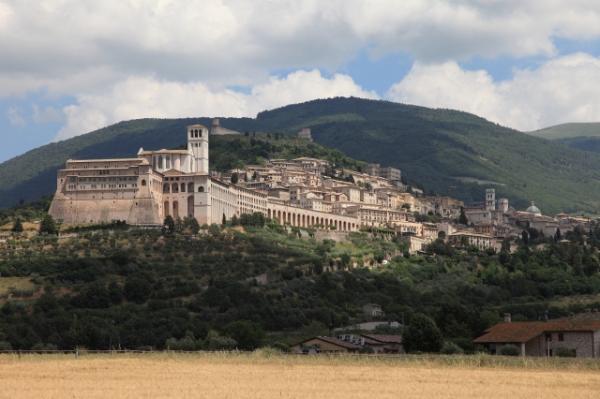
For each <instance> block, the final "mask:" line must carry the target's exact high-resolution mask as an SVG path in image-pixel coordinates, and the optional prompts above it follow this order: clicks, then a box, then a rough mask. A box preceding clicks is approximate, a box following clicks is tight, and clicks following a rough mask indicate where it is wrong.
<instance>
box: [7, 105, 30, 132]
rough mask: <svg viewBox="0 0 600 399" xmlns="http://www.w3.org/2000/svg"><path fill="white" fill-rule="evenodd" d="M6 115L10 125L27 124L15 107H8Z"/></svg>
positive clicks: (21, 125) (20, 125)
mask: <svg viewBox="0 0 600 399" xmlns="http://www.w3.org/2000/svg"><path fill="white" fill-rule="evenodd" d="M6 117H7V118H8V122H9V123H10V124H11V126H17V127H23V126H25V125H26V124H27V122H26V121H25V118H24V117H23V115H22V114H21V111H20V110H19V109H18V108H15V107H9V108H8V110H7V111H6Z"/></svg>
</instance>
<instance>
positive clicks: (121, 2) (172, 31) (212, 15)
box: [0, 0, 600, 96]
mask: <svg viewBox="0 0 600 399" xmlns="http://www.w3.org/2000/svg"><path fill="white" fill-rule="evenodd" d="M566 8H567V9H566ZM598 37H600V3H599V2H596V1H590V0H572V1H569V4H568V7H566V6H565V4H564V1H558V0H537V1H536V0H533V1H521V0H507V1H499V0H487V1H471V0H454V1H438V0H404V1H402V2H398V1H397V0H379V1H369V0H331V1H327V2H323V1H318V0H305V1H301V2H298V1H295V0H287V1H285V0H282V1H277V2H273V1H267V0H256V1H252V2H248V1H245V0H157V1H153V2H151V1H139V0H104V1H94V2H88V1H79V0H45V1H38V2H22V1H18V0H0V49H2V54H3V56H2V61H1V62H0V83H2V84H1V85H0V87H2V89H1V90H0V96H1V95H14V94H15V93H17V94H22V93H23V92H25V91H31V90H39V89H48V90H50V91H55V92H57V93H58V94H68V95H71V94H79V93H82V92H86V91H90V90H93V89H97V88H100V87H106V85H107V84H109V85H110V84H113V83H115V82H117V81H122V80H123V79H126V78H127V77H130V76H148V75H151V76H158V77H159V78H160V79H164V80H168V81H181V82H194V81H203V82H210V85H211V87H219V88H223V87H226V86H228V85H252V84H256V83H257V82H260V81H264V80H265V79H268V77H269V75H270V74H271V73H272V71H278V70H293V69H306V68H319V69H321V70H328V71H333V70H336V68H337V67H339V66H340V65H343V64H344V63H346V62H348V60H350V59H351V58H352V57H354V56H355V55H356V54H357V53H358V52H359V51H361V50H362V49H364V48H365V47H367V48H370V49H371V50H372V51H373V52H374V53H375V54H381V55H383V54H388V53H396V52H402V53H405V54H409V55H410V56H412V57H414V58H415V59H416V60H417V61H420V62H433V63H440V62H443V61H447V60H460V59H465V58H470V57H475V56H483V57H495V56H498V55H508V56H513V57H521V56H530V55H543V56H552V55H553V54H555V52H556V49H555V46H554V44H553V38H567V39H582V38H583V39H594V38H598ZM107 82H108V83H107ZM5 84H6V85H5Z"/></svg>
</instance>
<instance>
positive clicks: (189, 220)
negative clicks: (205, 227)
mask: <svg viewBox="0 0 600 399" xmlns="http://www.w3.org/2000/svg"><path fill="white" fill-rule="evenodd" d="M183 224H184V226H185V228H186V229H189V231H190V233H192V234H198V232H199V231H200V224H199V223H198V221H197V220H196V218H195V217H193V216H188V217H186V218H185V219H184V221H183Z"/></svg>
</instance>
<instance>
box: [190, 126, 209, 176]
mask: <svg viewBox="0 0 600 399" xmlns="http://www.w3.org/2000/svg"><path fill="white" fill-rule="evenodd" d="M187 137H188V150H190V151H191V152H192V154H193V161H192V168H191V169H192V173H202V174H208V129H207V128H206V127H204V126H202V125H191V126H188V128H187Z"/></svg>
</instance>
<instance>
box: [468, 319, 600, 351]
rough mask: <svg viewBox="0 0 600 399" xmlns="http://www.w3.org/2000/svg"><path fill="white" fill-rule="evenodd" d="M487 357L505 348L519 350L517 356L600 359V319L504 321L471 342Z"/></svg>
mask: <svg viewBox="0 0 600 399" xmlns="http://www.w3.org/2000/svg"><path fill="white" fill-rule="evenodd" d="M473 342H474V343H475V344H476V345H478V346H479V347H483V348H484V349H486V350H487V351H488V352H489V353H491V354H499V353H500V350H501V348H502V347H503V346H505V345H514V346H516V347H517V348H519V351H520V354H521V356H546V357H551V356H564V355H565V354H566V353H569V354H570V355H571V356H576V357H590V358H598V357H600V318H598V317H581V316H576V317H570V318H564V319H555V320H547V321H517V322H513V321H512V320H511V317H510V315H508V314H507V315H505V319H504V322H502V323H498V324H496V325H494V326H492V327H490V328H488V329H487V330H486V331H485V333H484V334H483V335H482V336H480V337H478V338H476V339H475V340H473Z"/></svg>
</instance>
